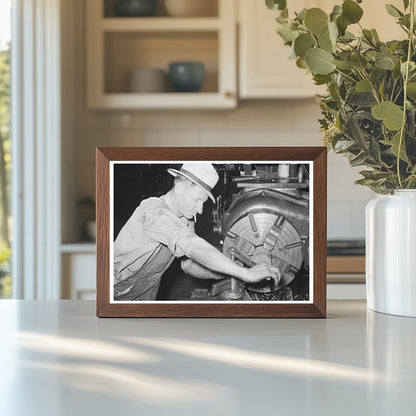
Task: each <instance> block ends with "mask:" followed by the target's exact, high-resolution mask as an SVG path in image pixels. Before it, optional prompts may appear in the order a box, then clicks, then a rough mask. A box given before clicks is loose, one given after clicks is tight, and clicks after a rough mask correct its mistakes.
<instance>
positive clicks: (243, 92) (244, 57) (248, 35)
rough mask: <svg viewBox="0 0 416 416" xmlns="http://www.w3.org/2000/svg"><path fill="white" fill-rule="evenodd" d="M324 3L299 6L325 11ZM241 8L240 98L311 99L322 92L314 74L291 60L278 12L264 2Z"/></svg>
mask: <svg viewBox="0 0 416 416" xmlns="http://www.w3.org/2000/svg"><path fill="white" fill-rule="evenodd" d="M325 1H326V2H328V0H325ZM323 3H324V1H319V0H299V1H297V2H296V6H295V7H296V10H302V9H303V8H304V7H307V8H309V7H322V8H324V9H325V7H324V5H323ZM238 7H239V10H238V13H239V95H240V98H243V99H244V98H279V99H284V98H289V99H290V98H307V97H313V96H315V95H317V94H319V93H322V87H317V86H316V85H314V83H313V81H312V77H311V75H310V74H307V73H306V71H305V70H302V69H300V68H298V67H297V66H296V63H295V61H294V60H293V59H289V56H290V53H291V49H290V48H289V47H287V46H285V45H284V44H283V41H282V39H281V38H280V36H279V35H278V34H277V33H276V32H277V23H276V20H275V17H276V16H277V12H276V11H272V10H269V9H267V7H266V5H265V3H264V1H253V0H239V3H238ZM292 7H293V6H292Z"/></svg>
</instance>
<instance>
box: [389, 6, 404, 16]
mask: <svg viewBox="0 0 416 416" xmlns="http://www.w3.org/2000/svg"><path fill="white" fill-rule="evenodd" d="M386 10H387V13H388V14H389V15H390V16H393V17H403V16H404V14H403V13H402V12H401V11H400V10H399V9H398V8H397V7H394V6H393V5H392V4H386Z"/></svg>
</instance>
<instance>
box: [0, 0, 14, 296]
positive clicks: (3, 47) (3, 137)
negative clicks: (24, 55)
mask: <svg viewBox="0 0 416 416" xmlns="http://www.w3.org/2000/svg"><path fill="white" fill-rule="evenodd" d="M10 8H11V1H10V0H0V298H9V297H11V294H12V281H11V268H10V257H11V250H10V247H11V241H10V226H11V216H10V169H11V157H10V150H11V140H10V43H11V30H10V26H11V13H10Z"/></svg>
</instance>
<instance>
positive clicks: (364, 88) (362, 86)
mask: <svg viewBox="0 0 416 416" xmlns="http://www.w3.org/2000/svg"><path fill="white" fill-rule="evenodd" d="M355 90H356V91H357V92H370V91H371V83H370V81H368V80H366V79H362V80H361V81H359V82H357V85H356V86H355Z"/></svg>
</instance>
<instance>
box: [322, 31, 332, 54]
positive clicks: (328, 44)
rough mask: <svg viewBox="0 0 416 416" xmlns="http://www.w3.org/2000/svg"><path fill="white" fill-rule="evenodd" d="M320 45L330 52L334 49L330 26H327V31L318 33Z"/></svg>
mask: <svg viewBox="0 0 416 416" xmlns="http://www.w3.org/2000/svg"><path fill="white" fill-rule="evenodd" d="M318 45H319V47H320V48H321V49H324V50H325V51H328V52H333V51H334V44H333V43H332V40H331V37H330V35H329V28H328V27H327V28H326V30H325V31H323V32H321V33H320V34H319V35H318Z"/></svg>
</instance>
